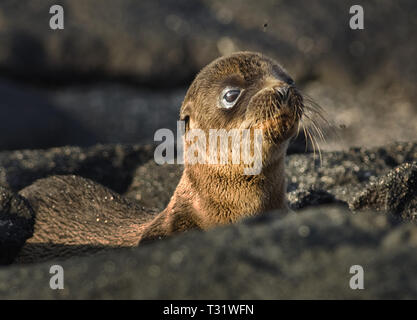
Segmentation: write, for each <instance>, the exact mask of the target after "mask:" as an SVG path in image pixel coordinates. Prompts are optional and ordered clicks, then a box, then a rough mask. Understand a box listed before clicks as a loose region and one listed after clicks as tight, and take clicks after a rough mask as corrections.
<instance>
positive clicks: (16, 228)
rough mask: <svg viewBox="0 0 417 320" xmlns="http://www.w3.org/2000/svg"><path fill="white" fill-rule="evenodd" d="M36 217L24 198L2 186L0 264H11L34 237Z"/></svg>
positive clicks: (0, 197) (0, 195)
mask: <svg viewBox="0 0 417 320" xmlns="http://www.w3.org/2000/svg"><path fill="white" fill-rule="evenodd" d="M34 215H35V214H34V212H33V210H32V208H31V207H30V205H29V203H28V202H27V201H26V200H25V199H24V198H23V197H21V196H19V195H17V194H15V193H13V192H12V191H10V190H8V189H6V188H4V187H1V186H0V264H8V263H11V262H12V261H13V259H14V258H15V256H17V254H18V253H19V250H20V249H21V248H22V247H23V244H24V243H25V241H26V239H28V238H30V237H31V236H32V234H33V225H34V223H35V219H34Z"/></svg>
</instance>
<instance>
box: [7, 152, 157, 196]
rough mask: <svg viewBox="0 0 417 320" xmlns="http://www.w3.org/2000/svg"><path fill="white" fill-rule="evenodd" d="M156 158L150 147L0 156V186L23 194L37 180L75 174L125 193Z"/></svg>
mask: <svg viewBox="0 0 417 320" xmlns="http://www.w3.org/2000/svg"><path fill="white" fill-rule="evenodd" d="M152 157H153V148H152V146H150V145H145V146H139V145H130V146H129V145H97V146H94V147H91V148H80V147H62V148H53V149H48V150H22V151H3V152H0V185H2V186H5V187H8V188H10V189H12V190H15V191H17V190H20V189H22V188H24V187H26V186H28V185H29V184H31V183H32V182H34V181H35V180H37V179H40V178H44V177H47V176H50V175H57V174H75V175H79V176H82V177H85V178H89V179H92V180H94V181H96V182H99V183H101V184H103V185H105V186H107V187H109V188H111V189H113V190H115V191H116V192H119V193H121V192H124V191H126V190H127V188H128V186H129V185H130V183H131V180H132V177H133V173H134V171H135V169H136V167H137V166H138V165H140V164H142V163H145V162H146V161H148V160H149V159H151V158H152Z"/></svg>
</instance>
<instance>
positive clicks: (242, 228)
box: [0, 207, 417, 299]
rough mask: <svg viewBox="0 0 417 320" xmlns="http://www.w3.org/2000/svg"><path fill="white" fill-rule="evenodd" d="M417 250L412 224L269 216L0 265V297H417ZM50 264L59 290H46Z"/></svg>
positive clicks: (344, 215) (322, 210) (381, 217)
mask: <svg viewBox="0 0 417 320" xmlns="http://www.w3.org/2000/svg"><path fill="white" fill-rule="evenodd" d="M416 246H417V226H416V225H415V223H410V222H408V223H405V222H401V221H399V220H398V218H395V217H394V216H391V215H385V214H376V213H370V212H368V213H366V212H362V213H360V214H352V213H351V212H350V211H348V210H346V209H342V208H340V207H317V208H310V209H306V210H304V211H300V212H298V213H291V214H288V215H286V216H284V215H282V214H281V213H279V212H272V213H269V214H264V215H262V216H259V217H256V218H253V219H248V220H246V221H244V222H242V223H237V224H235V225H229V226H227V227H221V228H216V229H214V230H211V231H208V232H206V233H203V232H188V233H187V234H183V235H179V236H177V237H174V238H171V239H168V240H163V241H160V242H157V243H151V244H149V245H145V246H142V247H139V248H134V249H128V250H125V251H124V250H121V251H119V252H112V253H107V254H99V255H96V256H93V257H88V258H74V259H72V260H68V261H58V262H57V261H50V262H48V263H42V264H37V265H27V266H13V267H11V268H8V269H2V270H0V298H43V299H47V298H64V299H67V298H73V299H112V298H117V299H285V298H300V299H303V298H330V299H341V298H355V299H365V298H368V299H369V298H372V299H375V298H380V299H394V298H396V299H399V298H417V287H416V286H415V283H416V281H417V276H416V273H415V272H414V271H415V270H416V268H417V257H416V255H415V250H416ZM55 263H59V264H60V265H62V266H63V268H64V272H65V289H64V290H51V289H50V288H49V280H50V277H51V275H50V274H49V268H50V267H51V266H52V265H53V264H55ZM353 265H360V266H362V267H363V269H364V279H365V280H364V287H365V289H364V290H352V289H350V287H349V281H350V278H351V277H352V274H350V273H349V271H350V268H351V266H353ZM28 283H30V285H28Z"/></svg>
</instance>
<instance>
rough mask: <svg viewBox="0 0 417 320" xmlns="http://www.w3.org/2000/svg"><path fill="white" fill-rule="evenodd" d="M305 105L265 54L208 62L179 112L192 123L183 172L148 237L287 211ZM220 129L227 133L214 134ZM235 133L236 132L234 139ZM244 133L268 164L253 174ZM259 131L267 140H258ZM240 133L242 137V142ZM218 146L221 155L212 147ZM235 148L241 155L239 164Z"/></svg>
mask: <svg viewBox="0 0 417 320" xmlns="http://www.w3.org/2000/svg"><path fill="white" fill-rule="evenodd" d="M304 108H305V106H304V104H303V96H302V95H301V94H300V93H299V91H298V89H297V88H296V86H295V83H294V80H293V79H291V77H290V76H289V75H288V73H287V72H286V71H285V70H284V69H283V68H282V67H281V66H280V65H279V64H278V63H277V62H275V61H274V60H272V59H270V58H268V57H266V56H264V55H262V54H259V53H253V52H238V53H234V54H232V55H230V56H226V57H221V58H219V59H217V60H215V61H213V62H212V63H210V64H209V65H207V66H206V67H204V68H203V69H202V70H201V71H200V73H199V74H198V75H197V76H196V78H195V79H194V81H193V82H192V84H191V86H190V87H189V89H188V91H187V93H186V96H185V98H184V102H183V104H182V106H181V111H180V119H181V120H182V121H184V123H185V135H184V140H185V144H184V151H185V152H184V160H185V161H184V163H185V166H184V171H183V175H182V177H181V180H180V182H179V184H178V186H177V188H176V190H175V192H174V195H173V196H172V198H171V200H170V203H169V204H168V206H167V207H166V209H165V210H164V211H163V212H162V214H161V215H159V216H158V217H157V218H156V219H155V221H153V222H152V223H151V224H150V226H149V227H148V229H147V230H148V231H147V233H146V234H145V236H144V238H155V237H156V236H159V235H160V234H161V233H164V234H171V233H173V232H178V231H181V230H187V229H189V228H191V227H199V228H201V229H207V228H210V227H211V226H215V225H219V224H226V223H230V222H235V221H237V220H239V219H240V218H242V217H248V216H253V215H256V214H259V213H262V212H265V211H268V210H273V209H284V210H285V209H287V205H286V196H285V195H286V182H285V171H284V164H285V161H284V160H285V153H286V149H287V146H288V141H289V140H290V138H291V137H293V136H294V134H295V133H296V132H297V130H298V127H299V122H300V119H301V117H302V116H303V113H304ZM213 131H215V132H216V133H217V134H219V133H220V134H219V136H214V139H212V137H213V136H212V133H213ZM233 131H234V132H235V133H237V136H236V134H232V135H230V136H229V133H230V132H233ZM259 133H260V134H259ZM245 134H246V138H248V137H249V139H248V140H249V145H250V152H249V153H250V155H256V154H259V153H261V157H260V159H261V161H260V162H261V166H260V169H259V170H258V171H255V172H253V171H251V172H249V173H248V172H247V171H246V169H248V168H249V169H251V168H250V167H251V165H252V164H251V163H247V162H245V160H246V158H245V157H242V155H244V154H245V152H243V151H242V150H243V149H244V144H245V142H247V141H243V140H244V139H243V137H244V136H245ZM259 136H260V137H261V144H260V145H259V144H256V142H258V138H257V137H259ZM225 137H226V139H225ZM236 137H238V138H241V139H240V140H239V139H237V140H236V141H237V142H236V141H234V140H233V139H234V138H236ZM218 138H219V139H218ZM222 138H223V140H221V139H222ZM242 142H243V143H242ZM213 146H215V147H216V148H217V150H216V151H217V153H216V152H212V151H213V149H212V147H213ZM236 151H237V152H236ZM259 151H260V152H259ZM234 152H235V155H236V154H238V155H240V158H239V159H238V160H239V161H238V162H235V161H234V160H235V159H234ZM196 155H197V156H196ZM225 156H226V157H225ZM225 158H226V159H225ZM242 158H243V159H242ZM255 158H256V157H255ZM191 159H193V160H195V159H197V160H198V161H196V162H195V161H192V160H191ZM211 160H214V161H213V162H211ZM216 161H217V162H216ZM222 161H223V162H222ZM253 168H255V165H253V166H252V169H253ZM255 169H257V168H255ZM161 230H163V231H161Z"/></svg>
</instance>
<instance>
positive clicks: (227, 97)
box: [220, 88, 241, 109]
mask: <svg viewBox="0 0 417 320" xmlns="http://www.w3.org/2000/svg"><path fill="white" fill-rule="evenodd" d="M240 92H241V90H240V89H239V88H226V89H224V90H223V92H222V94H221V96H220V97H221V99H220V106H221V107H222V108H225V109H230V108H232V107H233V106H234V105H235V103H236V101H237V99H238V98H239V96H240Z"/></svg>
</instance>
